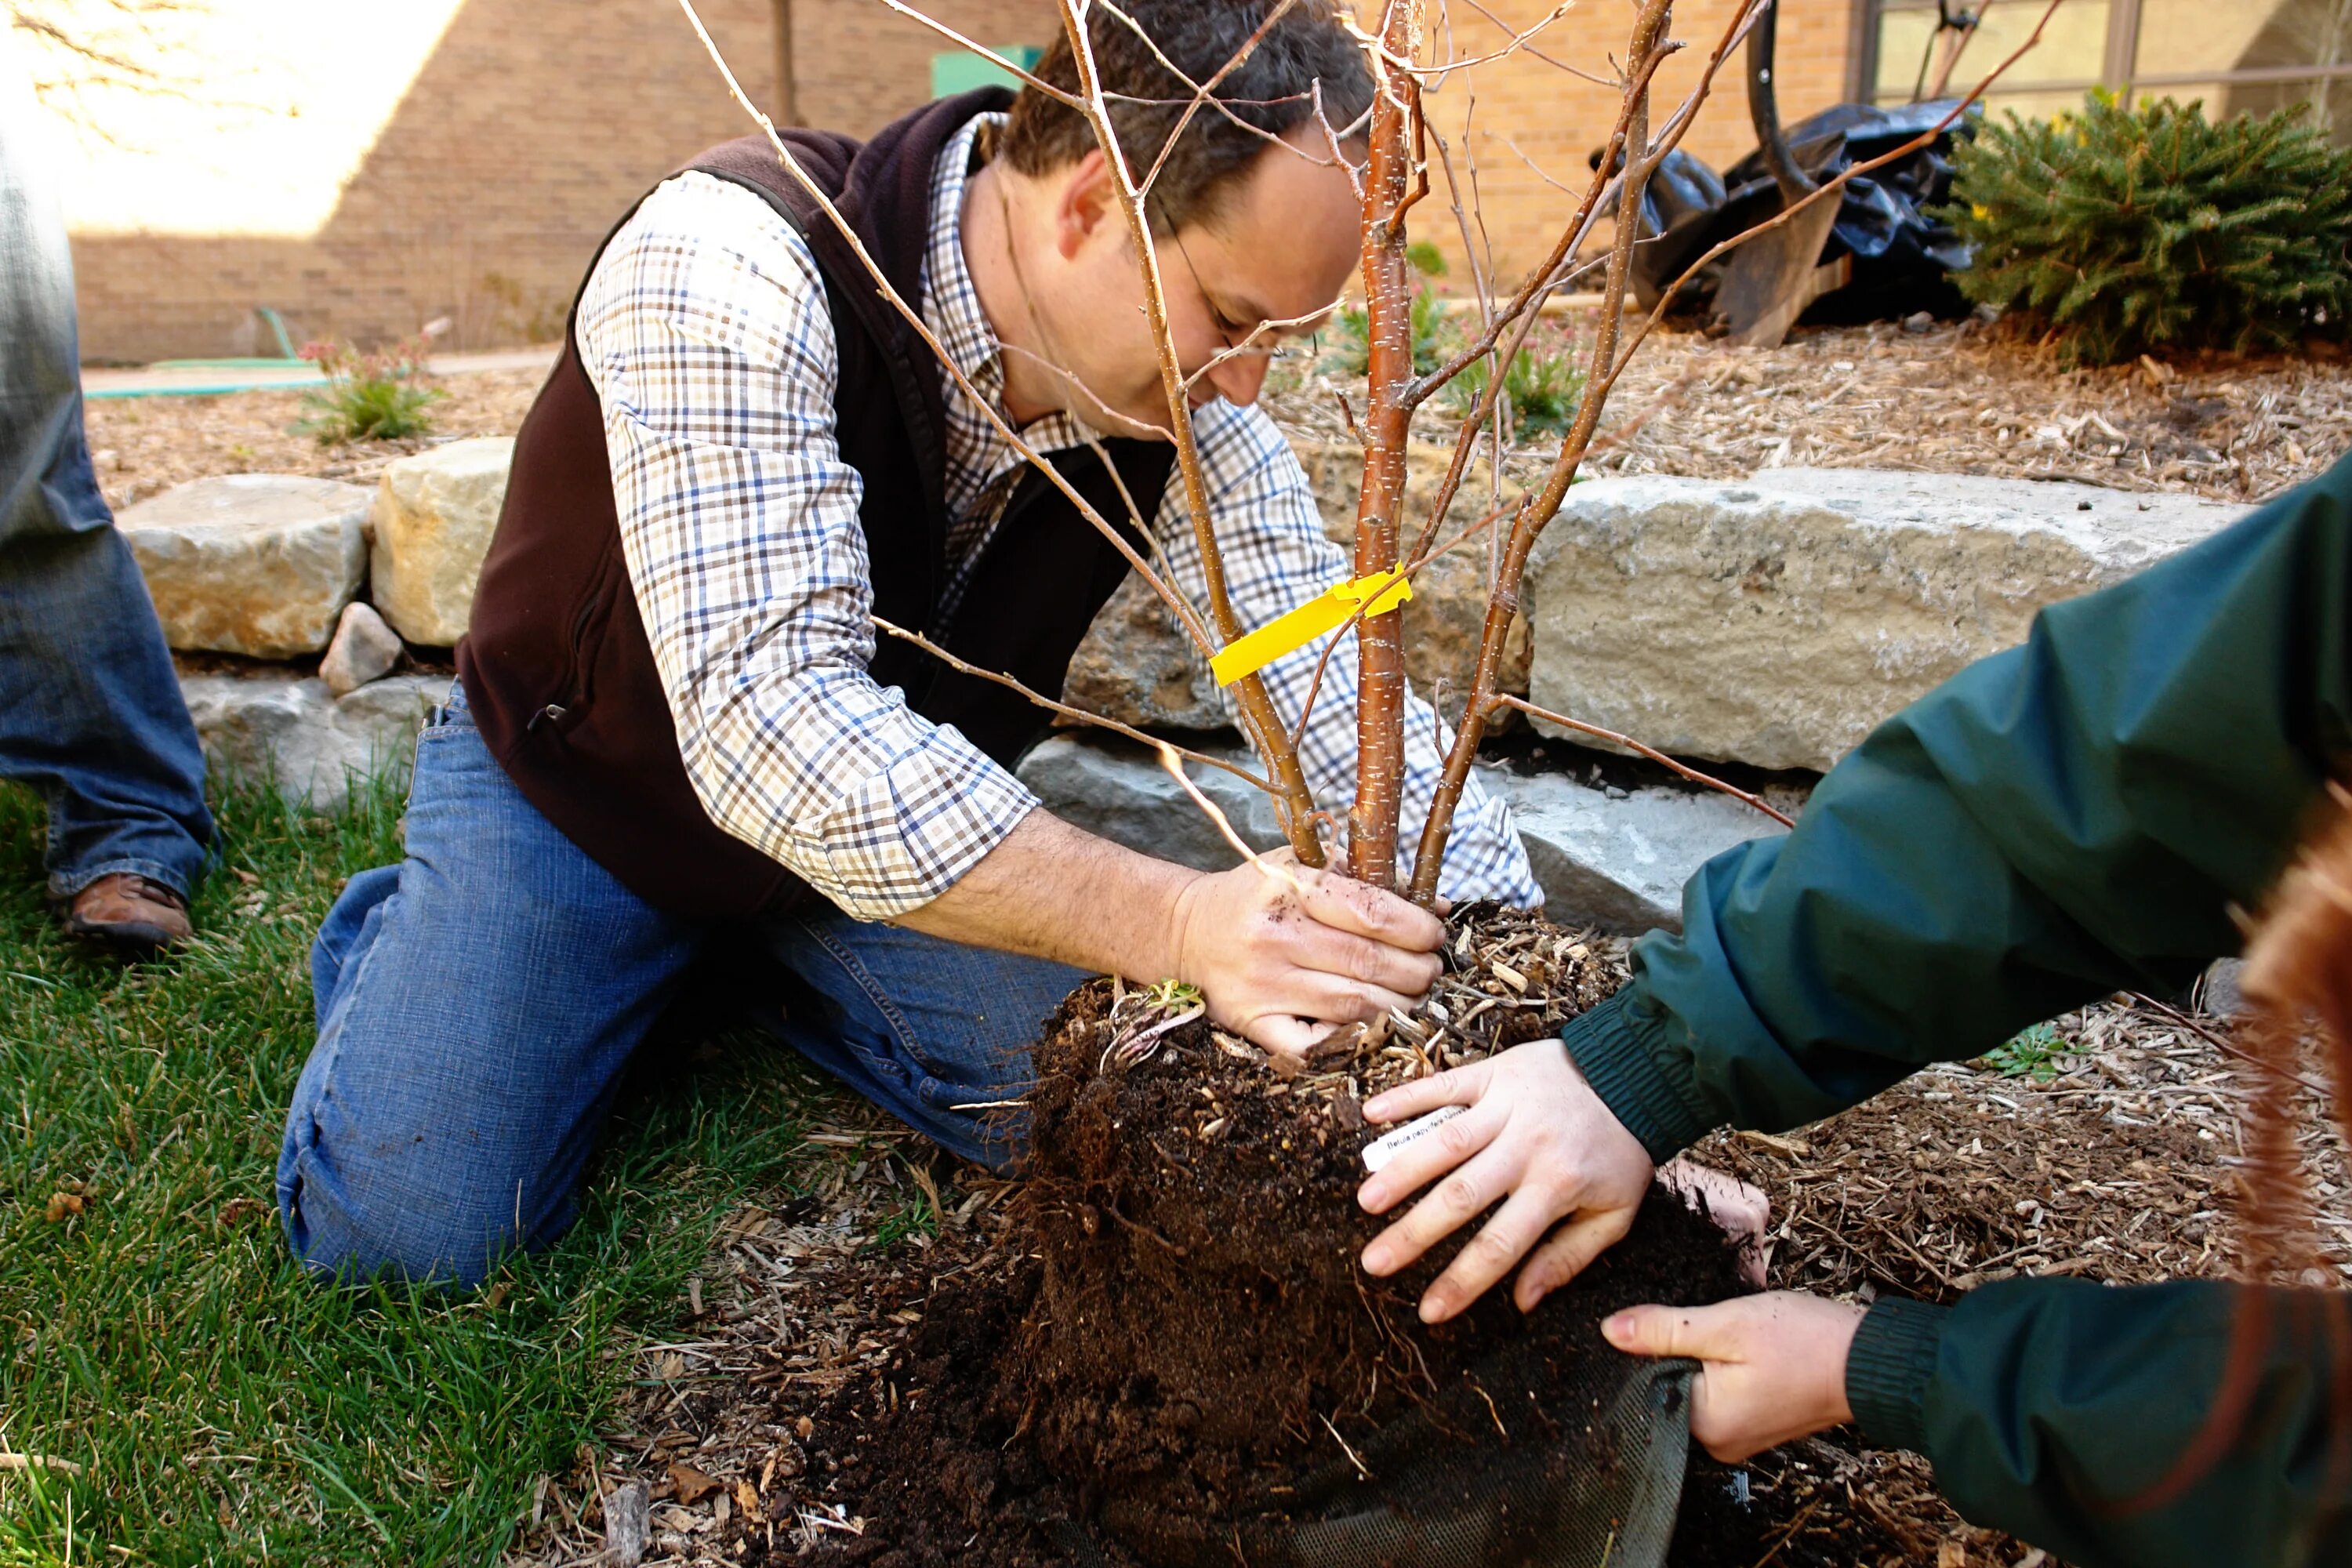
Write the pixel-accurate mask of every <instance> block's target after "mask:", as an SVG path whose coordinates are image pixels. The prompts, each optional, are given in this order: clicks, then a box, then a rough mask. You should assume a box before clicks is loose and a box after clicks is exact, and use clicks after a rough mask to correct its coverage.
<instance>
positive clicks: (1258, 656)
mask: <svg viewBox="0 0 2352 1568" xmlns="http://www.w3.org/2000/svg"><path fill="white" fill-rule="evenodd" d="M1410 598H1412V579H1411V578H1410V577H1406V576H1404V575H1402V574H1399V573H1396V572H1375V573H1373V574H1371V575H1370V576H1368V577H1359V578H1357V579H1355V580H1354V581H1353V582H1350V583H1342V584H1339V586H1338V587H1336V588H1334V589H1332V590H1331V591H1330V592H1328V593H1327V594H1321V595H1317V596H1316V597H1314V598H1312V599H1309V600H1307V603H1305V604H1303V605H1299V606H1298V608H1297V609H1295V610H1293V611H1291V612H1290V613H1289V614H1288V615H1285V616H1276V617H1275V618H1274V619H1273V620H1270V621H1268V622H1267V623H1266V624H1265V625H1264V626H1260V627H1258V629H1257V630H1255V631H1254V632H1249V633H1246V634H1244V636H1241V637H1235V638H1234V640H1233V641H1232V642H1230V643H1227V644H1226V645H1225V649H1224V651H1223V653H1220V654H1218V655H1217V656H1216V657H1215V658H1213V659H1211V660H1210V661H1209V669H1210V672H1211V673H1212V674H1213V675H1215V676H1216V678H1217V684H1218V685H1220V686H1231V685H1232V684H1233V683H1234V681H1236V680H1239V679H1241V678H1242V677H1244V676H1245V675H1255V674H1256V673H1257V672H1258V671H1259V670H1261V669H1264V668H1265V667H1266V666H1267V665H1269V664H1272V663H1273V662H1274V661H1275V660H1276V659H1277V658H1281V657H1282V656H1283V655H1284V654H1286V653H1288V652H1290V651H1291V650H1293V649H1294V648H1301V647H1306V646H1307V644H1308V643H1310V642H1313V641H1314V640H1315V639H1316V638H1317V637H1321V636H1322V635H1323V634H1324V633H1326V632H1328V631H1334V630H1336V629H1338V628H1339V627H1340V626H1346V625H1347V624H1348V623H1349V621H1351V620H1353V619H1354V618H1355V616H1356V612H1357V611H1358V610H1362V611H1363V613H1364V614H1366V615H1368V616H1379V615H1385V614H1387V613H1388V612H1389V611H1391V610H1393V609H1395V608H1396V607H1397V606H1398V605H1402V604H1403V603H1404V602H1405V601H1406V600H1407V599H1410Z"/></svg>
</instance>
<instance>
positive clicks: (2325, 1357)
mask: <svg viewBox="0 0 2352 1568" xmlns="http://www.w3.org/2000/svg"><path fill="white" fill-rule="evenodd" d="M2347 1308H2352V1300H2347V1297H2345V1296H2344V1295H2343V1294H2341V1293H2339V1292H2332V1291H2331V1292H2325V1293H2322V1292H2312V1291H2285V1290H2268V1289H2254V1288H2251V1287H2246V1286H2239V1285H2230V1284H2224V1283H2221V1282H2220V1281H2216V1280H2190V1281H2183V1282H2180V1283H2176V1284H2170V1285H2147V1286H2137V1287H2134V1288H2131V1289H2113V1288H2110V1287H2107V1286H2102V1285H2095V1284H2092V1283H2090V1282H2089V1281H2086V1280H2081V1279H2014V1280H2009V1281H2006V1282H2004V1283H2002V1284H1999V1285H1991V1286H1988V1287H1986V1288H1984V1289H1980V1290H1976V1291H1973V1292H1971V1293H1970V1294H1969V1295H1967V1296H1964V1297H1962V1298H1961V1299H1960V1300H1959V1302H1958V1305H1956V1306H1952V1307H1948V1308H1947V1307H1935V1306H1929V1305H1927V1304H1926V1303H1924V1302H1917V1301H1895V1300H1886V1301H1881V1302H1879V1303H1877V1304H1876V1305H1875V1306H1874V1307H1873V1308H1872V1309H1871V1311H1870V1315H1869V1316H1868V1317H1866V1318H1865V1319H1864V1320H1863V1326H1862V1329H1861V1331H1860V1332H1859V1333H1858V1334H1857V1335H1856V1336H1855V1339H1854V1346H1853V1353H1852V1355H1851V1356H1850V1357H1849V1359H1848V1362H1847V1369H1846V1397H1847V1400H1848V1402H1849V1403H1851V1404H1852V1405H1853V1411H1854V1416H1855V1419H1856V1421H1857V1422H1858V1423H1859V1424H1860V1425H1861V1426H1862V1429H1863V1433H1864V1436H1866V1437H1868V1438H1869V1439H1870V1440H1871V1441H1873V1442H1874V1443H1876V1444H1879V1445H1881V1446H1883V1447H1900V1448H1910V1449H1914V1450H1916V1451H1918V1452H1920V1453H1924V1454H1926V1455H1927V1457H1928V1458H1929V1459H1931V1460H1932V1461H1934V1464H1935V1467H1936V1483H1937V1486H1938V1487H1940V1488H1941V1489H1943V1491H1944V1493H1945V1495H1946V1496H1947V1497H1948V1498H1949V1499H1950V1500H1951V1501H1952V1504H1953V1506H1954V1507H1956V1508H1958V1510H1960V1512H1961V1514H1962V1515H1964V1516H1965V1517H1967V1518H1968V1519H1969V1520H1971V1521H1974V1522H1976V1523H1978V1524H1982V1525H1988V1526H1991V1527H1993V1528H1996V1529H2000V1530H2006V1531H2011V1533H2013V1534H2015V1535H2018V1536H2021V1537H2022V1538H2023V1539H2025V1540H2027V1541H2030V1542H2033V1543H2034V1544H2035V1545H2037V1546H2041V1547H2044V1548H2046V1549H2048V1550H2049V1551H2051V1552H2055V1553H2057V1554H2058V1555H2059V1556H2061V1557H2063V1558H2064V1559H2066V1560H2067V1561H2068V1562H2070V1563H2077V1564H2080V1565H2081V1568H2211V1565H2212V1564H2216V1563H2242V1564H2245V1565H2246V1568H2303V1565H2305V1564H2321V1563H2347V1562H2352V1515H2348V1514H2347V1505H2352V1424H2347V1421H2346V1420H2344V1419H2342V1418H2340V1417H2339V1416H2338V1415H2337V1414H2336V1412H2337V1411H2338V1410H2341V1409H2343V1408H2344V1406H2345V1404H2346V1401H2347V1397H2352V1384H2347V1382H2346V1380H2347V1378H2352V1312H2347ZM2233 1331H2241V1332H2243V1333H2245V1334H2246V1335H2247V1341H2246V1342H2247V1345H2248V1347H2249V1349H2250V1352H2251V1354H2250V1356H2249V1359H2248V1360H2247V1362H2246V1363H2245V1364H2244V1365H2243V1366H2242V1368H2241V1369H2240V1370H2239V1371H2238V1372H2237V1373H2234V1374H2232V1373H2231V1371H2230V1368H2229V1361H2230V1352H2231V1336H2232V1333H2233ZM2225 1384H2229V1385H2231V1388H2232V1389H2233V1390H2234V1394H2235V1397H2234V1398H2231V1399H2224V1398H2223V1397H2222V1395H2223V1394H2224V1388H2225Z"/></svg>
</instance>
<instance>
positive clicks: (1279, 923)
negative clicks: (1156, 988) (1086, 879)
mask: <svg viewBox="0 0 2352 1568" xmlns="http://www.w3.org/2000/svg"><path fill="white" fill-rule="evenodd" d="M1260 858H1261V860H1262V861H1263V862H1264V864H1265V868H1266V869H1265V870H1264V871H1262V870H1260V869H1258V868H1256V867H1255V866H1236V867H1234V868H1233V869H1232V870H1230V871H1218V872H1215V873H1213V874H1211V875H1207V876H1203V877H1202V878H1200V879H1198V880H1197V881H1194V882H1192V883H1191V884H1190V885H1189V886H1187V887H1186V888H1185V889H1183V891H1182V892H1181V893H1179V894H1178V895H1177V900H1176V919H1175V932H1174V951H1175V974H1176V977H1177V978H1178V979H1180V980H1186V981H1190V982H1191V983H1192V984H1195V985H1197V986H1199V987H1200V988H1201V991H1202V994H1203V995H1205V996H1206V997H1207V998H1208V1003H1209V1016H1210V1017H1211V1018H1213V1019H1214V1020H1215V1021H1216V1022H1217V1023H1219V1024H1222V1025H1223V1026H1225V1027H1226V1028H1228V1029H1231V1030H1233V1031H1234V1033H1236V1034H1239V1035H1241V1036H1243V1037H1245V1038H1247V1039H1249V1040H1252V1041H1254V1042H1255V1043H1256V1044H1258V1045H1260V1046H1263V1047H1265V1048H1266V1049H1267V1050H1269V1051H1280V1052H1284V1053H1286V1054H1292V1055H1297V1054H1300V1053H1303V1052H1305V1051H1306V1050H1307V1049H1308V1047H1312V1046H1313V1045H1314V1044H1315V1043H1316V1042H1317V1041H1318V1040H1320V1039H1321V1038H1322V1037H1324V1036H1325V1035H1328V1034H1329V1033H1330V1032H1331V1030H1332V1029H1333V1028H1334V1027H1336V1026H1339V1025H1343V1024H1357V1023H1368V1022H1370V1020H1372V1019H1374V1018H1377V1017H1379V1016H1381V1014H1382V1013H1384V1012H1386V1011H1387V1010H1388V1009H1389V1008H1391V1007H1396V1008H1401V1009H1403V1010H1406V1011H1410V1010H1411V1009H1412V1005H1413V1003H1414V1000H1415V998H1417V997H1419V996H1420V995H1421V994H1423V993H1424V992H1426V991H1427V990H1428V989H1429V988H1430V987H1431V986H1432V985H1433V984H1436V983H1437V976H1438V972H1439V968H1440V965H1439V963H1438V960H1437V955H1436V953H1437V949H1438V948H1439V947H1440V946H1442V945H1443V944H1444V941H1445V927H1444V924H1443V923H1442V922H1441V921H1439V920H1438V919H1437V917H1436V916H1434V915H1433V914H1431V913H1430V912H1429V911H1428V910H1423V909H1418V908H1416V907H1415V906H1413V905H1412V904H1410V903H1408V902H1406V901H1405V900H1402V899H1401V898H1398V897H1397V896H1396V895H1395V894H1393V893H1384V892H1382V891H1381V890H1380V889H1377V888H1373V887H1370V886H1368V885H1367V884H1365V883H1362V882H1358V881H1354V880H1351V879H1349V878H1346V877H1342V876H1339V875H1338V874H1337V873H1335V872H1329V871H1318V870H1314V869H1312V868H1308V867H1305V866H1301V865H1299V864H1298V862H1297V859H1295V858H1293V857H1292V855H1291V853H1290V851H1289V850H1287V849H1285V850H1283V851H1281V852H1280V853H1278V854H1274V855H1266V856H1262V857H1260ZM1268 871H1271V872H1273V873H1274V875H1272V876H1269V875H1267V874H1266V873H1267V872H1268Z"/></svg>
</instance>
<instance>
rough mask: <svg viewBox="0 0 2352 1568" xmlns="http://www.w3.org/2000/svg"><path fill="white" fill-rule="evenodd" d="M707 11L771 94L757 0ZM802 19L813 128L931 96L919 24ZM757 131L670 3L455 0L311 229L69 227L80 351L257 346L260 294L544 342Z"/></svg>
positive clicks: (195, 153)
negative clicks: (614, 231)
mask: <svg viewBox="0 0 2352 1568" xmlns="http://www.w3.org/2000/svg"><path fill="white" fill-rule="evenodd" d="M239 3H240V0H213V4H214V9H215V10H220V9H223V8H234V7H235V6H236V5H238V4H239ZM698 9H699V10H700V11H701V12H702V14H703V16H704V18H705V20H706V21H707V22H708V23H709V26H710V28H711V31H712V33H713V35H714V36H715V37H717V38H718V40H719V44H720V46H721V47H722V48H724V49H725V51H726V52H727V55H728V58H729V59H730V63H732V64H733V65H734V67H735V68H736V70H737V73H738V74H739V75H740V77H741V78H742V79H743V80H744V83H745V86H746V87H747V89H749V90H750V91H751V92H752V93H753V94H754V96H756V97H759V98H761V100H763V103H764V102H765V101H766V100H768V98H769V96H770V89H771V88H772V76H773V58H774V57H773V46H772V31H771V20H770V18H771V16H772V8H771V5H770V0H700V4H699V5H698ZM931 9H932V12H933V14H934V15H936V16H940V19H942V20H944V21H947V22H949V23H950V25H952V26H956V27H958V28H960V29H961V30H962V31H964V32H966V33H967V34H969V35H971V36H972V37H978V38H980V39H982V40H984V41H986V42H990V43H1022V42H1043V41H1045V39H1046V38H1047V37H1050V35H1051V32H1052V30H1053V28H1054V27H1055V25H1056V24H1055V11H1054V7H1053V5H1052V4H1051V0H936V3H935V4H934V5H932V6H931ZM795 12H796V22H795V28H794V33H795V44H796V47H797V49H798V56H799V58H798V64H797V68H796V70H795V72H794V75H795V77H796V79H797V85H798V89H799V94H800V103H801V110H802V113H803V116H804V117H805V118H807V119H808V120H809V121H811V122H812V123H816V124H824V125H828V126H832V127H835V128H838V129H842V130H845V131H850V132H870V131H872V130H873V129H874V128H875V127H876V126H877V125H880V124H882V123H884V122H885V121H887V120H889V119H890V118H891V117H892V116H894V115H896V114H898V113H900V112H903V111H904V110H907V109H908V108H911V107H913V106H914V105H916V104H919V103H920V102H922V101H923V100H926V99H927V98H929V95H930V58H931V56H932V55H933V54H934V53H935V52H937V51H938V50H940V48H942V47H949V46H947V45H945V44H944V43H943V42H942V41H941V40H940V39H939V38H938V37H937V36H936V35H934V34H932V33H930V32H929V30H928V29H926V28H923V27H921V26H919V25H917V24H914V23H910V22H908V21H905V20H903V19H901V18H898V17H894V16H890V15H889V14H888V13H887V11H886V10H884V9H883V7H881V6H879V5H875V4H873V3H872V0H797V4H796V5H795ZM750 129H751V123H750V121H749V120H748V119H747V118H746V117H745V116H744V115H743V114H742V113H741V111H740V110H739V109H737V108H736V106H735V105H734V103H733V102H732V101H731V100H730V99H729V97H728V95H727V92H726V89H725V87H724V86H723V84H722V83H721V82H720V81H719V78H718V76H717V74H716V73H715V72H714V70H713V69H712V68H711V66H710V65H709V61H708V59H707V58H706V57H705V56H704V54H703V52H702V48H701V46H700V45H699V43H698V42H697V40H696V39H695V37H694V35H693V33H692V31H691V30H690V29H689V28H688V26H687V24H686V20H685V17H684V16H683V15H682V14H681V13H680V12H679V11H678V9H677V6H676V5H674V4H673V3H672V0H561V3H560V4H552V5H551V4H549V3H548V0H466V4H465V5H463V6H462V8H461V9H460V10H459V11H458V12H457V16H455V18H454V20H453V21H452V22H451V24H450V26H449V27H448V29H447V30H446V33H445V34H444V35H443V37H442V38H441V41H440V44H439V46H438V47H437V48H436V49H435V50H434V51H433V53H432V55H431V57H430V58H429V59H427V61H426V62H425V67H424V68H423V70H422V72H421V73H420V74H419V75H418V76H417V78H416V79H415V83H414V84H413V86H411V88H410V89H409V90H408V92H407V94H406V96H405V97H404V99H403V100H401V102H400V105H399V108H398V109H397V110H396V111H395V112H394V115H393V117H392V119H391V121H390V122H389V123H388V124H387V125H386V126H385V127H384V129H383V132H382V134H381V136H380V137H379V138H378V139H377V141H376V142H375V144H374V146H373V148H372V149H371V150H370V151H369V153H367V155H366V157H365V159H364V160H363V162H362V163H361V165H360V167H359V170H358V172H357V174H356V175H355V176H354V177H353V178H352V180H351V181H350V183H349V184H348V185H347V186H346V187H345V188H344V189H343V191H342V193H341V197H340V199H339V200H337V201H336V202H335V204H334V205H333V209H332V215H331V216H330V217H329V218H328V220H327V221H326V223H325V224H324V225H323V226H321V227H320V228H319V230H318V231H317V232H316V233H315V234H312V235H310V236H309V237H301V238H290V237H259V236H238V235H205V234H188V233H136V232H133V233H108V234H88V235H77V236H76V237H75V242H74V255H75V261H76V266H77V269H78V273H79V288H80V305H81V327H82V353H83V355H84V357H85V358H88V359H91V360H99V361H105V360H115V361H124V360H134V361H135V360H149V359H156V358H163V357H171V356H196V355H214V354H222V353H253V352H256V350H257V348H259V349H260V350H261V351H262V352H271V351H270V350H269V349H268V346H267V345H266V344H264V343H259V342H257V319H256V318H255V316H254V314H253V307H255V306H256V305H269V306H273V307H275V308H276V309H277V310H279V311H280V312H282V313H283V314H284V316H285V317H286V319H287V322H288V325H289V330H290V331H292V332H293V334H294V335H295V337H296V340H297V342H299V341H300V340H301V339H303V338H305V337H347V338H352V339H354V340H357V341H360V342H374V341H379V340H383V339H386V338H393V337H398V336H401V335H403V334H405V333H408V332H412V331H415V330H416V329H417V328H418V327H419V326H420V325H422V324H423V323H425V321H430V320H432V319H433V318H435V317H436V316H445V315H446V316H448V317H450V318H451V319H452V320H453V321H455V322H456V323H457V331H456V333H455V335H454V342H455V343H456V344H457V346H464V347H482V346H488V345H494V344H501V343H513V342H524V341H530V340H544V339H546V338H548V337H550V336H552V335H555V334H557V333H559V332H560V331H561V329H562V319H563V311H564V309H565V307H566V306H568V304H569V303H570V301H571V297H572V291H573V289H575V288H576V287H577V285H578V283H579V280H580V276H581V273H582V271H583V268H584V267H585V266H586V263H587V261H588V258H590V256H591V255H593V252H594V249H595V247H596V245H597V242H598V241H599V240H601V239H602V238H603V237H604V234H605V232H606V231H607V230H608V229H609V228H610V226H612V224H613V222H614V220H615V219H616V218H617V217H618V216H620V215H621V213H622V212H623V211H625V209H626V208H627V206H628V205H629V203H630V202H631V201H633V200H634V199H635V197H636V196H637V195H640V194H641V193H642V192H643V191H644V190H645V189H646V186H647V185H649V184H651V183H652V182H653V181H654V180H656V179H657V178H658V177H659V176H660V174H662V172H663V171H664V170H666V169H667V168H669V167H672V166H674V165H675V164H676V163H678V162H680V161H681V160H683V159H685V158H687V157H688V156H690V155H691V154H692V153H695V152H697V151H698V150H699V149H700V148H702V147H705V146H708V145H709V144H711V143H712V142H719V141H723V140H725V139H727V138H729V137H732V136H737V135H740V134H742V133H743V132H746V131H748V130H750ZM284 133H285V134H286V135H288V136H289V137H291V136H299V135H300V134H302V127H301V126H300V125H299V123H296V122H289V123H288V124H287V125H286V126H285V127H284ZM144 155H146V156H152V157H160V158H167V159H169V158H187V159H198V158H202V157H203V156H205V150H204V149H203V148H201V147H196V146H183V147H177V148H171V147H166V148H159V149H156V150H154V151H152V152H151V153H146V154H144Z"/></svg>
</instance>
